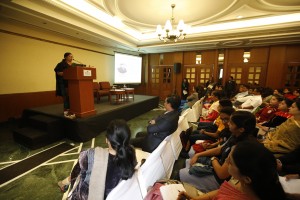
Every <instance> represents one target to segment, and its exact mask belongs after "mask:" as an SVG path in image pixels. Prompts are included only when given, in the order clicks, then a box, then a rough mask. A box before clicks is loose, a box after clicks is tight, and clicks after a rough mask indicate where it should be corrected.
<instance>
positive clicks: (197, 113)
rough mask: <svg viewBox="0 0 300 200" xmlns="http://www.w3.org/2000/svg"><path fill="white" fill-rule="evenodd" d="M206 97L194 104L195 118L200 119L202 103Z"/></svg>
mask: <svg viewBox="0 0 300 200" xmlns="http://www.w3.org/2000/svg"><path fill="white" fill-rule="evenodd" d="M203 99H204V97H202V98H201V99H199V100H198V101H196V103H195V104H194V105H193V106H192V110H193V111H194V115H195V119H196V120H198V119H199V117H200V115H201V112H202V105H203V104H202V103H203Z"/></svg>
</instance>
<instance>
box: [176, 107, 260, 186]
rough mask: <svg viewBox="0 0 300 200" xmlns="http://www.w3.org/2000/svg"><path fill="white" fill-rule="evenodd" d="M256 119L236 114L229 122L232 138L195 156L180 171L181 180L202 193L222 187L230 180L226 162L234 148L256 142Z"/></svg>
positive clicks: (240, 112) (251, 115)
mask: <svg viewBox="0 0 300 200" xmlns="http://www.w3.org/2000/svg"><path fill="white" fill-rule="evenodd" d="M255 125H256V119H255V116H254V115H253V114H252V113H250V112H248V111H236V112H234V113H233V114H232V115H231V117H230V120H229V122H228V126H229V130H230V132H231V134H232V135H231V137H230V138H228V140H227V141H226V142H225V143H224V144H223V145H221V146H218V147H216V148H213V149H208V150H206V151H203V152H200V153H197V154H195V155H194V156H193V157H192V158H191V159H190V160H187V161H186V167H185V168H183V169H181V170H180V171H179V177H180V180H181V181H183V182H186V183H189V184H191V185H194V186H195V187H196V188H197V189H198V190H200V191H202V192H209V191H212V190H216V189H218V188H219V187H220V185H221V184H222V182H223V181H224V180H227V179H228V178H230V174H229V173H228V164H227V163H226V162H225V160H226V158H227V156H228V154H229V153H230V151H231V148H232V146H234V145H235V144H237V143H239V142H241V141H244V140H254V141H256V137H255V135H256V127H255Z"/></svg>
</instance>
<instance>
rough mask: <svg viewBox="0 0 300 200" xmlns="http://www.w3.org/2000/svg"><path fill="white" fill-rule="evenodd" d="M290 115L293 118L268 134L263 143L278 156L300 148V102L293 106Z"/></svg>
mask: <svg viewBox="0 0 300 200" xmlns="http://www.w3.org/2000/svg"><path fill="white" fill-rule="evenodd" d="M289 113H290V114H291V115H293V117H291V118H289V119H288V120H286V121H285V122H284V123H282V124H281V125H280V126H277V127H276V129H275V130H273V131H270V132H268V133H267V135H266V139H265V140H264V141H263V144H264V145H265V147H267V149H269V150H270V151H271V152H273V153H274V154H276V156H279V155H281V154H286V153H290V152H292V151H294V150H295V149H296V148H298V147H299V146H300V100H298V101H296V102H294V103H293V104H292V106H291V108H290V111H289Z"/></svg>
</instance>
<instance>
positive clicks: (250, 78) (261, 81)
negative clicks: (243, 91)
mask: <svg viewBox="0 0 300 200" xmlns="http://www.w3.org/2000/svg"><path fill="white" fill-rule="evenodd" d="M228 71H229V74H228V76H227V77H229V76H232V77H233V79H234V80H235V81H236V83H237V84H241V83H248V84H253V85H260V86H264V85H265V82H266V65H265V64H257V63H252V64H251V63H247V64H243V63H241V64H230V65H229V70H228Z"/></svg>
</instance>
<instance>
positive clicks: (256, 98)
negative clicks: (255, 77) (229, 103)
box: [238, 87, 262, 112]
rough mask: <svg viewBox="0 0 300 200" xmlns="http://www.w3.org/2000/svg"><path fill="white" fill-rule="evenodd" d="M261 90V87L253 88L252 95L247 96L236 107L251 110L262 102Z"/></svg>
mask: <svg viewBox="0 0 300 200" xmlns="http://www.w3.org/2000/svg"><path fill="white" fill-rule="evenodd" d="M261 92H262V88H261V87H257V88H255V89H254V90H253V96H251V97H249V98H248V99H247V100H246V101H245V102H244V103H242V105H240V106H238V109H243V110H246V111H249V112H253V111H254V110H255V109H256V108H257V107H258V106H260V105H261V104H262V98H261Z"/></svg>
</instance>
